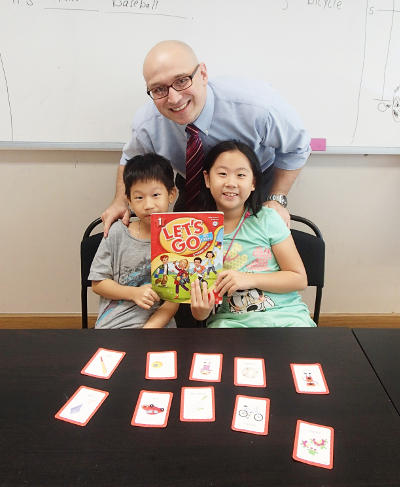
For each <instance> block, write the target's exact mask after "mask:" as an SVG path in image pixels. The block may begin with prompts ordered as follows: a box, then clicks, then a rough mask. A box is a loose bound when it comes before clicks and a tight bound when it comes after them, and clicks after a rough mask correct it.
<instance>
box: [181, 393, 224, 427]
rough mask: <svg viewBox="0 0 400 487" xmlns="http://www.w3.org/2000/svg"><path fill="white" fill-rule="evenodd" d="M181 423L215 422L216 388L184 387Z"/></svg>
mask: <svg viewBox="0 0 400 487" xmlns="http://www.w3.org/2000/svg"><path fill="white" fill-rule="evenodd" d="M180 419H181V421H210V422H211V421H215V400H214V387H213V386H210V387H182V390H181V412H180Z"/></svg>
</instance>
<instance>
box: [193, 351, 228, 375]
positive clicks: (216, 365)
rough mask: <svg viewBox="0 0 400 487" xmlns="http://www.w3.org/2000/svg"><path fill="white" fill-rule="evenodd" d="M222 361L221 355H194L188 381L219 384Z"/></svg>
mask: <svg viewBox="0 0 400 487" xmlns="http://www.w3.org/2000/svg"><path fill="white" fill-rule="evenodd" d="M222 360H223V354H222V353H197V352H196V353H194V354H193V360H192V366H191V368H190V374H189V379H190V380H199V381H203V382H221V373H222Z"/></svg>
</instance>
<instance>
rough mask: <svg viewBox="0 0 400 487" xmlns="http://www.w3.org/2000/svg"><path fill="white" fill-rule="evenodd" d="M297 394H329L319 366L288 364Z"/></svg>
mask: <svg viewBox="0 0 400 487" xmlns="http://www.w3.org/2000/svg"><path fill="white" fill-rule="evenodd" d="M290 368H291V370H292V375H293V381H294V385H295V387H296V391H297V392H298V393H299V394H329V389H328V385H327V383H326V380H325V376H324V373H323V371H322V367H321V364H290Z"/></svg>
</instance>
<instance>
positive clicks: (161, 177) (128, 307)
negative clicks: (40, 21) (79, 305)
mask: <svg viewBox="0 0 400 487" xmlns="http://www.w3.org/2000/svg"><path fill="white" fill-rule="evenodd" d="M123 180H124V185H125V194H126V196H127V198H128V201H129V206H130V209H131V211H133V212H134V213H135V215H136V217H135V218H132V219H131V221H130V223H129V225H128V227H126V226H125V225H124V224H123V223H122V221H121V220H118V221H117V222H115V223H114V224H113V225H112V227H111V229H110V232H109V235H108V237H107V238H103V240H102V241H101V243H100V246H99V248H98V250H97V253H96V256H95V258H94V259H93V263H92V267H91V269H90V274H89V279H91V280H92V288H93V291H94V292H95V293H96V294H99V295H100V296H101V297H100V309H99V316H98V318H97V322H96V325H95V328H163V327H165V326H168V327H174V326H176V325H175V320H174V319H173V316H174V315H175V313H176V311H177V309H178V307H179V304H177V303H171V302H168V301H165V302H164V303H161V302H160V298H159V297H158V295H157V293H156V292H155V291H153V289H152V288H151V284H150V215H151V214H152V213H155V212H166V211H168V207H169V205H170V204H171V203H173V201H174V200H175V198H176V188H175V185H174V173H173V169H172V167H171V164H170V162H169V161H167V160H166V159H165V158H163V157H162V156H159V155H157V154H145V155H139V156H135V157H133V158H132V159H130V160H129V161H128V163H127V165H126V166H125V169H124V178H123Z"/></svg>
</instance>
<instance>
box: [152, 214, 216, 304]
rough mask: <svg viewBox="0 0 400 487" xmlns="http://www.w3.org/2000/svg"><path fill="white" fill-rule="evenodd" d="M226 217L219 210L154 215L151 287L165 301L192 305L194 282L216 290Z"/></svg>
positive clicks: (210, 289)
mask: <svg viewBox="0 0 400 487" xmlns="http://www.w3.org/2000/svg"><path fill="white" fill-rule="evenodd" d="M223 238H224V214H223V213H222V212H219V211H204V212H203V211H199V212H179V213H153V214H152V215H151V284H152V286H153V289H154V290H155V291H156V292H157V294H158V295H159V296H160V298H161V299H163V300H166V301H174V302H177V303H190V288H191V283H192V282H193V280H194V279H198V280H199V282H200V285H202V283H203V282H206V283H207V287H208V289H209V291H212V289H213V288H214V285H215V280H216V278H217V275H218V273H219V272H220V271H221V270H222V264H223V251H222V242H223Z"/></svg>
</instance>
